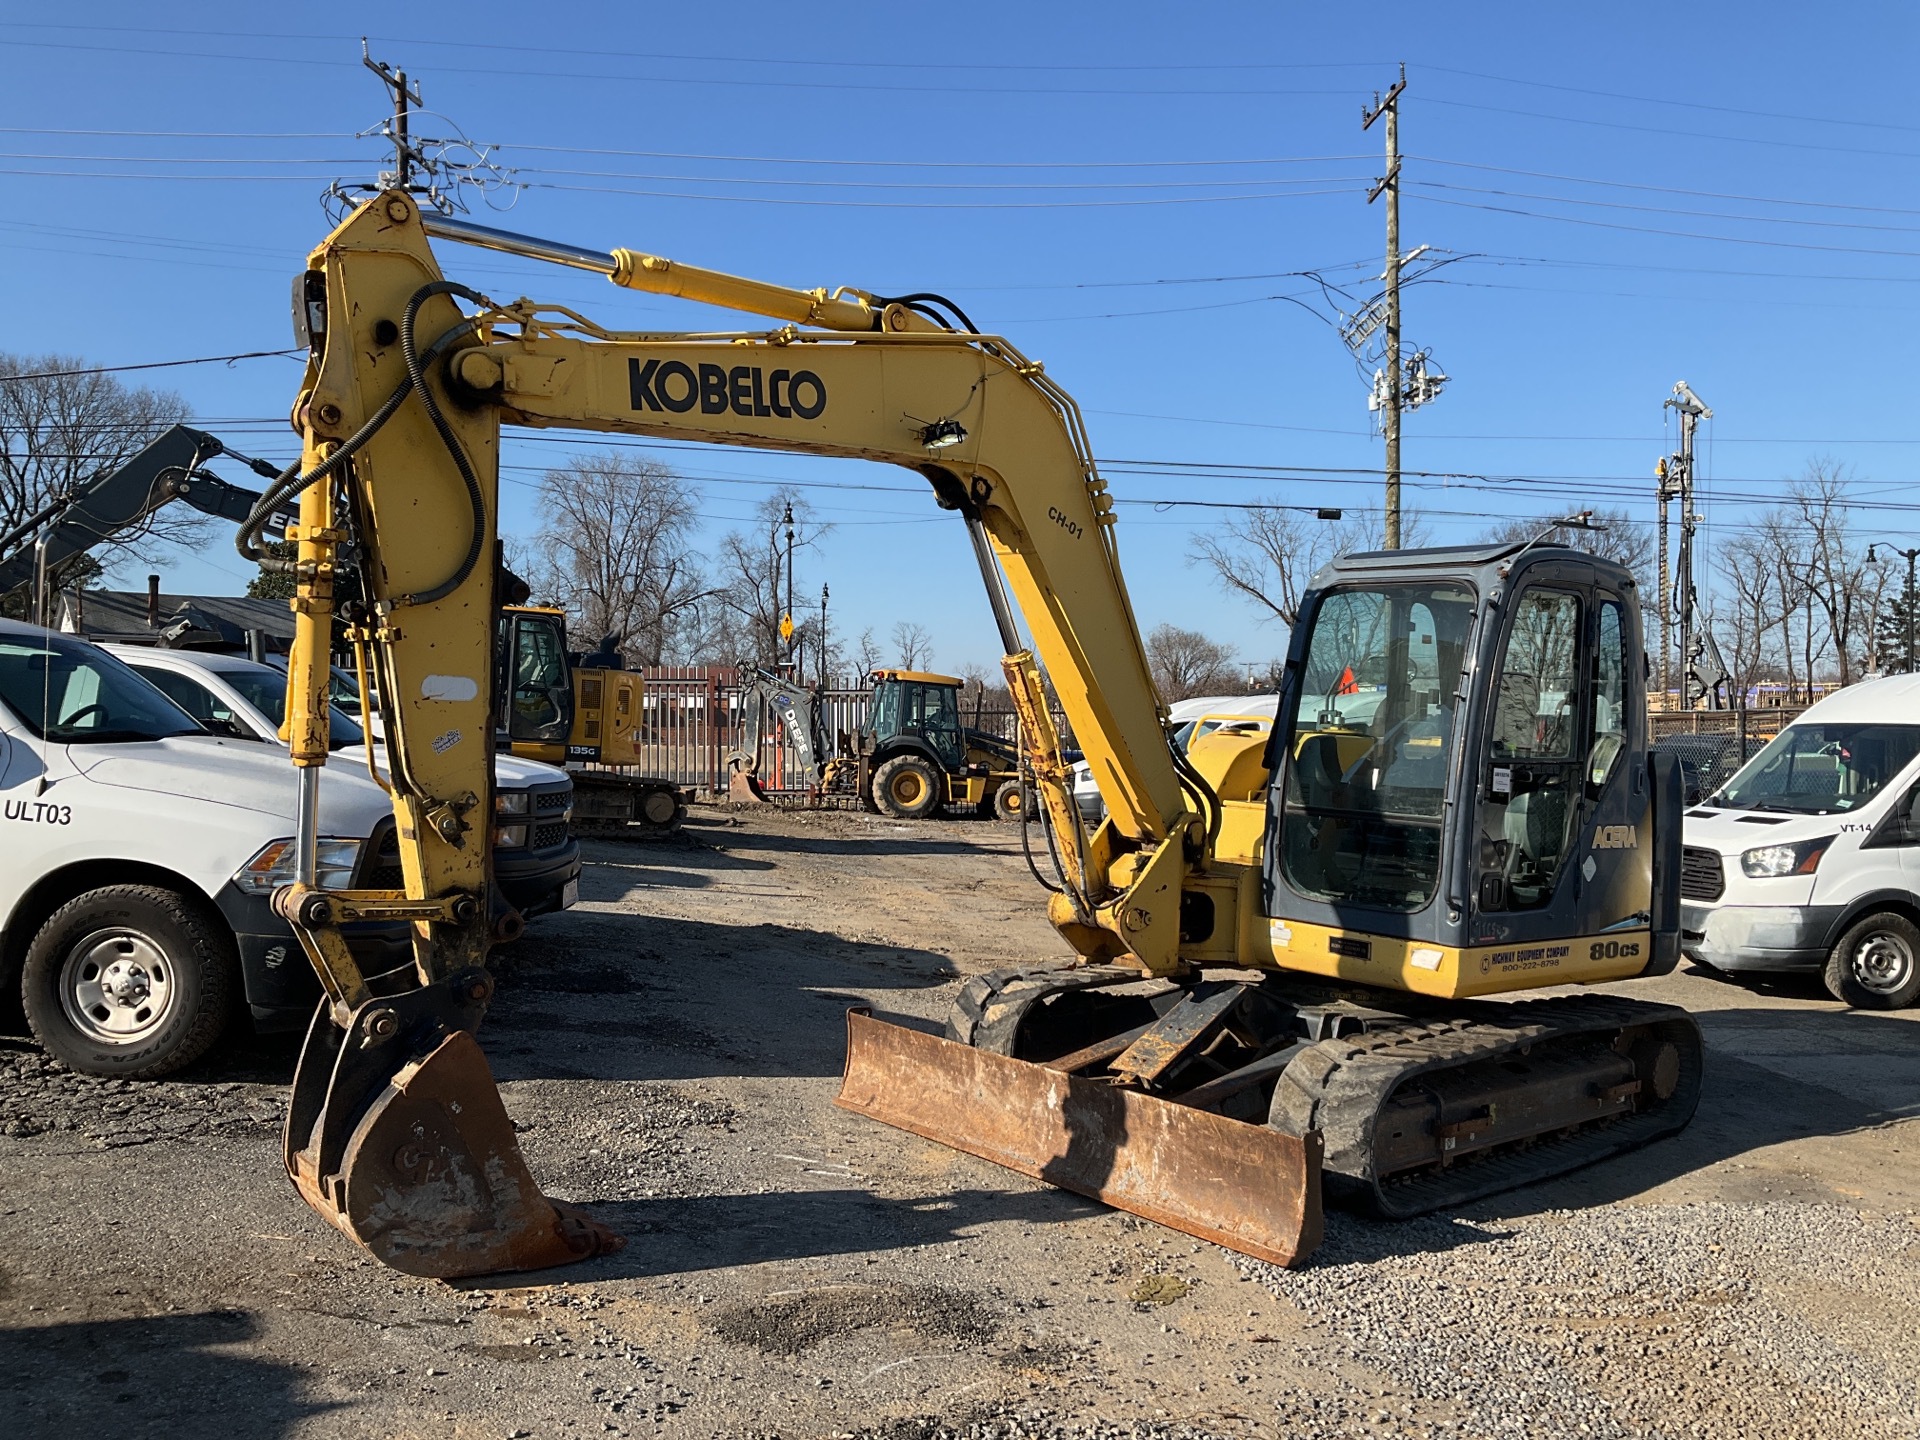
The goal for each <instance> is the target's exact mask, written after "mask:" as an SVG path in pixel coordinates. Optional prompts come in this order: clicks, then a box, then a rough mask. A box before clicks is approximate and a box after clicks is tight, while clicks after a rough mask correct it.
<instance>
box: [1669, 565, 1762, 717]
mask: <svg viewBox="0 0 1920 1440" xmlns="http://www.w3.org/2000/svg"><path fill="white" fill-rule="evenodd" d="M1720 573H1721V574H1722V575H1723V576H1725V577H1726V585H1727V587H1728V591H1729V593H1728V594H1726V595H1725V596H1724V597H1722V599H1721V601H1720V603H1718V604H1716V606H1715V611H1714V613H1713V615H1712V616H1711V617H1710V618H1709V620H1708V624H1709V625H1710V626H1711V627H1712V629H1713V632H1714V635H1715V637H1716V638H1717V639H1718V640H1719V642H1720V654H1721V657H1722V658H1723V659H1724V660H1725V661H1726V662H1727V669H1728V670H1729V671H1730V672H1731V673H1730V674H1729V676H1728V680H1729V682H1730V688H1731V690H1732V692H1733V693H1734V694H1735V695H1745V694H1747V693H1748V692H1749V691H1750V690H1751V689H1752V688H1753V687H1754V686H1755V685H1756V684H1758V683H1760V682H1761V681H1762V680H1766V679H1770V678H1773V677H1774V676H1775V675H1776V674H1777V673H1778V671H1779V668H1780V662H1779V653H1780V652H1779V650H1778V648H1777V646H1776V644H1775V640H1774V630H1775V628H1776V627H1777V626H1778V625H1779V624H1780V620H1781V613H1780V611H1779V609H1778V600H1777V599H1776V590H1777V586H1776V583H1775V578H1774V576H1773V574H1772V572H1771V571H1770V569H1769V568H1768V557H1767V547H1766V543H1765V541H1764V539H1762V537H1760V536H1759V535H1756V534H1746V535H1742V536H1740V537H1738V538H1737V539H1735V540H1734V541H1732V542H1731V543H1730V544H1728V545H1727V546H1726V548H1725V549H1724V550H1723V551H1722V552H1721V565H1720ZM1657 623H1658V617H1656V616H1652V615H1649V616H1648V624H1649V625H1650V626H1651V625H1654V624H1657Z"/></svg>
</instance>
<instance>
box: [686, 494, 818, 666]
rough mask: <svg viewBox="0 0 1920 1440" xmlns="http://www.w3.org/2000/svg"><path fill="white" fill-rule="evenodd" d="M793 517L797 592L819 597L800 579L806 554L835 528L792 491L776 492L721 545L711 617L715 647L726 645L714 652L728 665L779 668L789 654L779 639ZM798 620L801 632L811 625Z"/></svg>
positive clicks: (797, 617)
mask: <svg viewBox="0 0 1920 1440" xmlns="http://www.w3.org/2000/svg"><path fill="white" fill-rule="evenodd" d="M789 506H791V507H792V509H791V513H792V515H793V549H794V557H795V558H794V566H795V570H794V593H795V595H796V596H797V595H805V594H809V593H814V592H813V590H812V587H811V586H810V585H809V583H807V582H806V581H805V580H803V578H802V577H801V575H800V573H799V563H800V555H801V552H803V551H806V550H809V549H811V548H812V547H813V546H814V545H816V544H817V543H818V542H819V540H820V537H821V536H823V535H825V534H826V533H827V532H828V531H830V530H831V529H832V528H833V527H832V526H831V525H828V524H824V523H822V522H821V521H820V520H819V519H817V518H816V516H815V514H814V510H813V506H812V505H810V504H809V503H808V502H807V499H806V497H805V496H804V495H802V494H801V493H800V492H799V491H797V490H794V489H792V488H791V487H788V488H784V489H780V490H776V491H774V493H773V494H771V495H768V496H767V497H766V498H764V499H763V500H761V501H760V502H759V504H757V505H756V506H755V507H754V518H753V519H752V520H751V521H750V522H749V523H748V524H747V525H746V526H744V527H742V528H741V529H738V530H731V531H729V532H727V534H726V535H725V536H724V537H723V538H722V539H721V541H720V548H719V554H718V555H717V556H716V557H715V558H716V561H717V569H718V571H719V574H718V577H717V578H718V582H719V585H720V594H719V596H718V597H717V604H716V606H715V608H714V611H713V613H711V614H710V616H709V633H710V636H711V639H710V643H711V644H714V645H716V646H724V647H725V648H723V649H718V650H716V651H715V652H714V653H718V654H724V655H725V657H726V658H727V659H729V660H735V659H745V660H752V661H754V662H756V663H757V664H761V665H775V664H778V663H779V662H780V660H781V659H783V658H784V657H785V655H786V653H787V642H786V641H785V640H784V639H782V638H781V635H780V617H781V616H782V615H784V614H785V613H786V600H787V524H786V517H787V514H788V513H789V510H788V507H789ZM807 623H808V622H806V621H805V620H804V619H803V618H802V617H801V616H800V615H796V616H794V624H795V628H796V633H798V630H799V628H800V627H801V626H803V625H805V624H807Z"/></svg>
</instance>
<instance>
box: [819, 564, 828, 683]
mask: <svg viewBox="0 0 1920 1440" xmlns="http://www.w3.org/2000/svg"><path fill="white" fill-rule="evenodd" d="M820 688H821V689H822V690H824V689H826V688H827V585H826V582H825V581H824V580H823V581H821V582H820Z"/></svg>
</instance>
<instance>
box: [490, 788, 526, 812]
mask: <svg viewBox="0 0 1920 1440" xmlns="http://www.w3.org/2000/svg"><path fill="white" fill-rule="evenodd" d="M532 807H533V796H532V795H531V794H530V793H529V792H527V791H525V790H501V791H498V792H496V793H495V795H494V797H493V813H494V814H496V815H525V814H526V813H527V812H528V811H529V810H530V809H532Z"/></svg>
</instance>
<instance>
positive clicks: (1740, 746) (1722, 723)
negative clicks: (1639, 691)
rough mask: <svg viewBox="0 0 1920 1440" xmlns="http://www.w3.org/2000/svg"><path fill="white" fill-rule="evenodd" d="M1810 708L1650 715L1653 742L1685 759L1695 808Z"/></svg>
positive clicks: (1773, 707) (1683, 763)
mask: <svg viewBox="0 0 1920 1440" xmlns="http://www.w3.org/2000/svg"><path fill="white" fill-rule="evenodd" d="M1805 709H1806V707H1805V706H1801V705H1768V706H1763V707H1761V708H1760V709H1755V710H1746V709H1742V710H1655V711H1652V712H1650V713H1649V714H1648V716H1647V738H1648V739H1649V740H1651V741H1652V742H1653V744H1654V745H1655V746H1656V747H1658V748H1659V749H1661V750H1663V751H1666V752H1668V753H1670V754H1673V755H1677V756H1678V757H1679V759H1680V770H1681V774H1682V776H1683V778H1684V781H1685V784H1686V793H1687V803H1688V804H1689V805H1691V804H1693V803H1694V802H1695V801H1698V800H1703V799H1705V798H1706V797H1707V796H1709V795H1711V794H1712V793H1713V792H1714V791H1716V790H1718V789H1719V788H1720V787H1721V786H1722V785H1724V784H1726V783H1727V781H1729V780H1731V779H1732V778H1733V773H1734V771H1736V770H1738V769H1739V768H1740V767H1741V766H1742V765H1744V764H1746V763H1747V761H1749V760H1751V759H1752V758H1753V757H1754V756H1755V755H1757V754H1759V753H1760V750H1761V748H1762V747H1763V746H1765V745H1766V743H1767V742H1768V741H1769V740H1771V739H1773V737H1774V736H1776V735H1778V734H1779V733H1780V732H1781V731H1782V730H1784V729H1786V728H1787V726H1788V724H1790V723H1791V722H1792V721H1793V719H1794V718H1795V717H1796V716H1798V715H1800V714H1802V713H1803V712H1804V711H1805Z"/></svg>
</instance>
